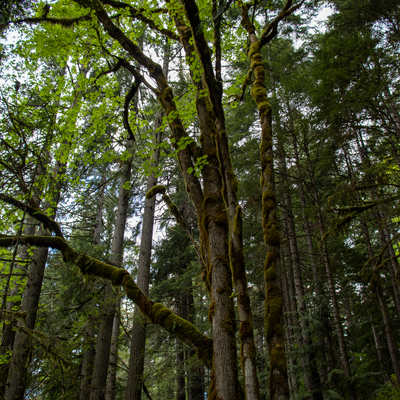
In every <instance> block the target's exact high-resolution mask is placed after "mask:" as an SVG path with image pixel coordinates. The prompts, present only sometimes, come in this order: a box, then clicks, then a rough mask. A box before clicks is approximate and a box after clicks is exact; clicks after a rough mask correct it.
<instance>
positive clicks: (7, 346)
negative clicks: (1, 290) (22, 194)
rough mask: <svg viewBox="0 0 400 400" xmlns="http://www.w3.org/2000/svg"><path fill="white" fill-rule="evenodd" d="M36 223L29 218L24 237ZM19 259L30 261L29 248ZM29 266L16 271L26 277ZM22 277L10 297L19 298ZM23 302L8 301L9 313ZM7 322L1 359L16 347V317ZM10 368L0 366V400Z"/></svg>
mask: <svg viewBox="0 0 400 400" xmlns="http://www.w3.org/2000/svg"><path fill="white" fill-rule="evenodd" d="M36 226H37V225H36V223H35V220H34V219H33V218H32V217H30V216H28V217H27V220H26V227H25V229H24V235H34V234H35V230H36ZM19 258H20V259H21V260H29V259H30V256H29V254H28V246H21V248H20V251H19ZM28 265H29V264H23V265H19V264H16V270H17V271H18V272H19V273H21V274H22V275H25V277H26V274H27V272H28V270H27V269H26V267H27V266H28ZM25 277H24V278H23V277H22V276H21V277H20V280H19V281H16V282H14V287H13V288H12V289H11V292H10V296H11V297H14V296H17V295H18V294H19V293H20V290H21V289H22V286H23V283H22V280H23V279H25ZM21 303H22V300H17V301H8V302H7V311H10V312H11V311H12V310H16V309H20V306H21ZM4 319H5V320H6V321H9V322H8V323H5V324H4V327H3V333H2V337H1V348H0V357H3V356H4V357H7V356H6V355H7V354H11V352H12V349H13V345H14V339H15V333H16V332H15V329H14V325H16V324H17V320H16V318H15V317H13V316H12V315H5V318H4ZM9 368H10V362H9V360H7V361H6V360H3V362H2V363H1V364H0V399H3V398H4V393H5V390H6V383H7V376H8V371H9Z"/></svg>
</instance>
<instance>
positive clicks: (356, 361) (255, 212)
mask: <svg viewBox="0 0 400 400" xmlns="http://www.w3.org/2000/svg"><path fill="white" fill-rule="evenodd" d="M78 3H80V4H78ZM84 3H85V4H86V3H87V4H89V3H90V4H92V2H83V1H82V2H77V3H76V4H75V3H74V2H65V1H54V2H49V3H43V2H36V1H25V2H8V3H4V4H2V10H1V17H0V18H1V19H0V30H1V35H2V38H1V42H0V57H1V58H0V110H1V111H0V182H1V188H0V191H1V193H0V201H1V207H0V231H1V235H0V242H1V243H0V246H1V247H0V280H1V291H0V295H1V307H0V316H1V320H0V328H1V332H2V336H1V348H0V399H3V398H4V399H7V400H14V399H22V398H27V399H72V398H73V399H77V398H80V399H85V398H91V399H104V398H107V399H127V400H128V399H140V398H142V399H145V398H148V399H153V400H156V399H166V398H171V399H172V398H174V399H177V400H185V399H188V400H200V399H204V398H207V396H208V398H210V399H213V398H216V397H215V396H216V395H215V394H213V393H214V392H213V391H212V390H214V389H209V388H210V385H211V388H213V387H214V386H213V384H212V382H213V379H214V378H213V375H212V373H211V370H213V368H214V367H211V365H210V364H207V362H208V361H207V360H208V358H207V357H208V356H207V355H205V356H204V357H203V359H202V357H200V356H199V357H198V356H196V352H197V354H198V355H199V353H201V351H200V350H198V349H197V347H196V349H195V348H194V347H193V346H192V347H190V345H188V342H187V341H186V344H185V343H184V341H185V340H183V341H182V340H181V339H182V338H183V337H181V336H179V335H180V333H177V334H176V335H177V336H178V337H177V336H176V335H175V334H174V333H175V330H176V329H175V328H176V327H175V323H176V322H175V320H174V322H173V324H172V325H171V326H169V327H166V326H165V324H164V325H162V324H161V325H162V326H163V327H164V328H165V329H162V328H160V326H158V325H153V324H151V323H149V321H148V320H147V319H144V318H143V315H142V313H141V312H140V311H139V308H140V307H141V305H139V306H137V307H136V308H135V306H134V304H133V303H132V302H131V301H130V300H129V299H128V298H127V296H126V295H125V291H126V289H125V291H124V290H120V288H119V286H120V284H121V282H120V280H118V279H120V278H118V279H117V278H115V277H114V276H113V278H110V279H111V281H112V283H113V284H111V282H110V280H107V279H101V278H99V277H96V276H94V275H96V274H91V273H84V272H85V267H82V264H79V262H80V261H79V257H80V256H73V257H72V256H71V257H70V258H68V257H69V256H68V254H67V253H68V251H69V250H68V249H67V250H65V249H61V248H59V250H62V251H61V252H59V251H57V250H56V248H55V247H54V246H53V245H52V244H50V245H49V244H48V245H47V246H45V247H41V246H39V247H37V246H34V239H32V240H31V241H29V240H26V239H24V237H33V236H37V237H40V238H44V237H46V236H48V237H50V238H52V237H53V238H54V237H58V236H63V237H64V238H65V239H66V240H67V241H68V243H69V246H70V247H71V248H73V249H74V251H76V252H77V253H76V254H84V255H87V256H90V257H92V258H93V259H96V260H99V261H102V262H103V263H105V264H107V265H112V266H115V267H118V268H123V269H124V270H126V271H128V272H129V274H130V275H131V276H132V278H133V279H134V280H135V282H136V283H137V284H138V286H139V287H140V288H141V289H142V291H143V293H144V294H145V295H146V296H148V298H150V299H151V300H152V301H153V302H154V303H162V304H163V305H164V306H166V307H168V308H169V309H171V310H172V311H173V313H174V314H176V315H178V316H181V317H182V318H183V319H184V320H187V321H189V322H190V323H192V324H193V325H194V326H196V328H197V329H198V331H199V332H200V333H201V334H202V335H204V337H213V330H212V325H211V324H210V320H212V318H213V312H214V311H213V310H214V309H213V304H212V303H213V301H212V295H210V293H211V292H210V291H209V287H208V286H209V285H212V283H210V281H209V277H208V275H209V272H207V270H206V269H205V267H204V265H203V263H204V257H205V256H204V249H203V248H200V244H199V243H200V241H203V243H204V236H203V237H202V234H203V233H202V229H199V225H198V220H197V217H198V215H196V210H195V208H196V207H195V204H194V203H193V199H192V198H190V195H191V194H192V195H193V191H192V189H191V188H190V187H189V186H188V179H189V178H187V176H186V175H190V176H192V177H196V178H198V179H199V180H200V182H201V183H202V184H203V181H206V179H207V177H206V176H205V175H207V174H208V172H207V174H204V171H205V170H207V168H211V167H212V161H211V158H210V156H207V154H206V153H201V154H200V153H196V151H197V150H195V151H193V154H194V155H193V157H194V160H195V161H194V163H193V166H192V167H191V168H189V169H187V170H186V169H184V167H182V165H183V164H182V161H181V158H180V157H181V155H180V154H182V152H184V151H186V150H187V149H190V151H192V147H196V146H197V147H198V148H199V147H200V146H203V143H202V142H201V140H202V139H200V132H201V131H202V129H203V127H202V125H201V124H202V122H201V119H200V122H199V117H198V114H199V106H198V103H196V101H197V100H196V99H198V96H199V93H200V95H204V93H207V89H205V88H206V87H207V85H206V84H205V83H204V82H205V81H206V79H205V78H204V77H205V76H206V73H204V69H203V68H204V65H205V64H202V62H203V61H201V57H200V56H201V54H202V53H201V49H200V50H199V47H200V44H199V43H200V42H196V40H197V39H193V38H191V39H188V40H187V43H186V42H185V41H184V39H182V37H183V36H182V35H183V33H182V32H183V30H181V31H180V30H179V29H178V27H179V21H180V19H179V18H181V19H182V20H184V19H185V18H187V19H190V18H189V17H190V14H189V16H186V17H185V14H184V12H183V11H182V10H181V9H180V7H181V6H180V5H179V4H181V3H179V2H175V1H171V2H166V3H163V2H156V1H149V2H138V3H137V4H135V2H133V1H132V2H127V3H120V2H117V1H113V0H107V1H96V2H95V1H94V2H93V4H94V3H96V4H97V3H98V4H100V3H101V4H103V6H104V9H105V10H107V12H108V14H109V15H110V16H111V17H110V21H112V23H113V24H115V26H118V27H120V29H121V30H124V32H125V34H126V37H128V38H130V40H132V41H133V42H134V43H135V45H136V46H138V48H140V49H141V50H142V51H143V53H145V54H147V55H149V57H151V58H152V59H153V60H154V61H156V62H157V63H159V64H160V66H161V68H162V71H163V74H164V75H165V76H166V77H168V82H169V85H170V87H171V88H172V89H173V92H174V102H175V104H176V108H177V110H178V111H174V112H172V113H169V114H168V115H166V114H165V109H164V110H163V109H162V108H161V106H160V102H161V103H162V101H163V98H162V96H163V94H162V93H161V92H157V90H156V88H157V87H159V82H156V81H155V79H154V77H153V76H151V73H150V72H147V71H146V70H145V68H144V67H143V64H142V66H140V65H139V63H140V61H138V60H137V59H135V57H133V56H132V55H130V54H128V52H127V51H126V50H124V49H123V48H122V47H121V46H119V45H118V43H117V42H116V40H114V39H115V38H114V39H113V38H112V37H111V36H110V35H109V32H106V30H104V29H103V25H104V23H103V22H102V24H103V25H102V24H101V23H100V22H99V21H100V19H99V18H100V17H98V16H97V17H95V16H94V15H95V11H93V10H95V6H93V9H92V11H89V12H88V11H87V9H86V8H85V7H86V6H87V4H86V5H85V4H84ZM182 3H183V4H184V5H185V4H186V3H187V4H188V3H189V2H182ZM288 3H290V4H291V3H292V2H288ZM90 4H89V5H90ZM127 4H129V5H130V7H128V6H127ZM187 4H186V6H187ZM197 4H198V7H199V9H200V13H199V15H200V17H201V19H202V22H201V27H202V30H203V32H204V37H205V39H206V42H207V43H208V44H209V46H210V47H211V46H212V45H214V52H212V53H211V55H210V57H211V59H212V60H213V62H214V60H220V65H219V69H218V64H217V67H216V82H217V83H218V82H221V87H223V95H222V100H221V104H222V105H223V109H224V113H225V126H226V134H227V137H228V140H229V150H230V154H231V158H232V164H233V169H234V171H235V173H236V178H237V182H238V186H237V199H238V204H239V205H240V207H241V213H242V215H243V227H242V229H241V230H240V235H241V237H242V239H243V249H244V255H245V259H246V275H247V291H248V295H249V301H250V306H249V308H250V307H251V312H252V326H253V328H252V329H253V332H254V345H255V363H256V369H257V378H256V380H255V381H256V382H257V381H258V385H259V389H257V391H258V394H257V396H256V397H254V398H258V399H269V398H280V399H288V398H290V399H315V400H316V399H352V400H354V399H357V398H358V399H373V400H380V399H388V398H393V399H397V398H400V394H399V385H398V382H400V365H399V350H398V343H399V341H400V290H399V283H400V276H399V257H400V255H399V221H400V216H399V212H398V204H399V194H398V193H399V191H398V188H399V185H400V180H399V171H400V101H399V89H400V87H399V83H400V82H399V71H400V53H399V51H400V5H399V3H398V2H397V1H395V0H390V1H383V0H379V1H372V0H363V1H356V0H332V1H314V2H312V1H310V2H307V1H306V2H304V4H303V3H302V4H300V3H299V4H298V5H299V8H298V9H296V10H294V12H293V13H291V15H288V16H287V17H286V18H285V19H283V20H282V21H281V22H280V25H279V32H278V34H277V36H276V37H275V38H274V39H273V40H271V41H269V42H268V43H267V44H266V45H265V46H264V47H262V49H261V50H260V53H261V56H262V60H263V61H262V65H263V67H264V69H265V76H264V81H265V88H266V91H267V96H268V101H269V103H270V105H271V107H272V108H271V110H272V121H273V122H272V130H273V144H272V149H273V167H274V172H275V178H274V179H275V187H276V201H277V213H278V214H277V218H278V221H279V231H280V266H279V268H277V273H278V275H277V281H278V282H279V285H280V287H281V291H282V298H283V314H282V320H283V326H284V333H283V335H284V344H285V351H286V359H284V358H282V359H281V362H282V363H285V365H287V381H288V387H289V389H290V394H289V395H286V397H274V396H275V394H274V393H272V392H271V391H272V389H271V388H272V387H274V386H273V385H272V386H271V382H270V379H272V378H270V376H272V375H270V373H271V368H273V367H274V365H273V363H272V364H271V362H270V353H269V349H268V346H269V344H268V341H267V336H268V335H267V334H266V329H268V326H269V325H268V324H269V323H270V322H268V321H269V320H268V318H271V317H268V315H265V306H264V299H265V296H266V280H268V279H267V278H266V277H265V276H264V272H265V271H264V270H263V265H264V260H265V256H266V244H265V242H264V241H265V229H264V231H263V225H262V223H263V211H262V206H263V201H264V200H265V199H264V200H263V192H262V190H261V187H260V174H261V168H262V167H261V161H260V143H261V133H262V132H261V131H262V128H261V127H260V114H259V112H260V105H259V103H258V102H257V87H258V86H257V85H256V84H255V82H256V79H258V78H255V76H254V73H252V72H251V71H253V70H255V68H256V67H252V69H250V61H249V58H248V53H249V50H250V49H251V40H250V39H249V38H250V36H248V34H247V32H246V27H245V26H243V25H244V24H243V23H242V25H241V22H240V18H241V15H242V18H243V10H244V9H246V5H245V6H244V5H243V3H241V2H238V3H234V2H231V1H228V2H224V1H220V2H217V1H215V2H213V3H212V4H211V3H209V2H205V1H199V2H197ZM286 5H287V3H286ZM134 7H135V8H134ZM284 7H285V2H280V1H266V0H264V1H255V2H254V3H248V13H249V15H250V18H251V21H252V24H253V25H254V26H255V28H256V29H258V30H263V29H264V28H265V27H267V26H268V25H269V23H270V22H271V21H273V20H274V18H276V16H277V15H280V14H279V13H280V12H281V10H282V9H284ZM321 10H323V13H321ZM96 12H97V11H96ZM135 13H136V14H135ZM318 15H320V17H318ZM322 15H328V17H326V19H321V18H322V17H321V16H322ZM174 21H175V25H174ZM177 21H178V22H177ZM216 21H217V23H216ZM242 21H243V19H242ZM218 24H219V25H218ZM161 26H163V27H164V28H160V27H161ZM182 26H183V23H182ZM216 26H217V28H216ZM218 26H219V28H218ZM217 29H220V31H218V30H217ZM194 32H195V31H194ZM216 32H219V38H220V43H219V45H218V44H216V42H214V44H213V40H215V38H216V37H218V36H216V34H215V33H216ZM179 35H181V36H179ZM194 36H196V34H194ZM191 40H192V41H191ZM193 42H194V43H195V45H193ZM185 43H186V45H187V46H189V45H190V44H191V45H192V46H193V51H194V50H195V49H196V51H197V53H196V52H194V53H193V54H192V56H193V57H192V58H190V57H189V56H188V53H186V56H185V51H187V49H186V48H184V45H185ZM215 49H217V50H219V51H220V53H218V51H215ZM185 57H186V58H185ZM249 57H250V56H249ZM253 65H254V64H252V66H253ZM249 69H250V71H249ZM199 82H200V83H199ZM201 82H203V86H202V87H201V88H200V89H199V87H200V86H201ZM207 84H208V83H207ZM157 85H158V86H157ZM218 85H219V83H218ZM208 87H209V86H208ZM210 91H211V90H210ZM160 93H161V94H160ZM255 100H256V101H255ZM162 104H163V103H162ZM213 104H214V103H213ZM214 106H215V105H214ZM174 113H179V117H180V120H181V121H182V124H183V126H184V128H185V130H186V132H187V134H188V136H183V137H182V138H180V139H179V140H177V139H176V138H175V136H174V135H175V133H174V132H172V131H171V129H173V126H174V121H175V120H174V118H175V114H174ZM261 118H262V115H261ZM171 127H172V128H171ZM261 147H262V146H261ZM261 150H262V149H261ZM178 158H179V162H177V160H178ZM219 162H220V163H221V160H220V159H219ZM210 163H211V164H210ZM221 174H222V173H221ZM156 184H159V185H163V186H156V190H153V192H151V191H150V190H151V189H152V188H153V187H154V186H155V185H156ZM204 185H205V183H204ZM224 190H225V191H226V190H227V189H226V188H225V189H224ZM149 191H150V192H149ZM146 193H147V194H148V195H147V196H146ZM160 195H162V196H160ZM35 207H36V208H35ZM39 207H40V208H39ZM226 208H228V205H227V204H226ZM40 210H41V211H40ZM224 211H225V209H224ZM42 216H43V217H42ZM53 220H54V221H56V222H55V223H53V222H54V221H53ZM235 227H236V226H235V225H234V224H232V225H231V226H230V231H234V230H235V229H236V228H235ZM57 229H58V230H57ZM59 231H62V235H61V234H60V235H59V234H58V233H57V232H59ZM263 235H264V236H263ZM10 238H12V241H11V242H10V240H11V239H10ZM41 240H42V239H41ZM43 240H44V239H43ZM38 243H39V242H38ZM43 243H44V242H41V244H42V246H43ZM10 244H11V245H10ZM39 245H40V243H39ZM267 245H268V244H267ZM231 246H233V245H232V244H231ZM69 254H72V253H69ZM77 260H78V261H77ZM85 260H86V261H84V262H85V263H90V261H88V259H85ZM202 260H203V261H202ZM82 262H83V261H82ZM88 265H89V264H88ZM82 271H83V273H82ZM104 271H105V270H104ZM88 272H90V271H88ZM102 273H103V272H102ZM232 274H233V275H235V273H234V272H232ZM102 276H106V272H104V275H102ZM121 276H122V275H121ZM107 277H108V275H107ZM114 279H115V280H114ZM123 279H124V278H121V280H123ZM207 285H208V286H207ZM132 290H133V289H132ZM238 290H239V289H237V286H235V287H234V289H233V291H232V292H231V294H229V297H230V298H231V299H233V303H234V304H235V305H238V307H239V303H240V299H239V297H240V295H239V292H238ZM128 297H130V296H128ZM130 298H131V297H130ZM138 303H139V301H138ZM138 303H136V304H138ZM138 307H139V308H138ZM141 310H142V309H141ZM142 311H143V310H142ZM149 318H150V317H149ZM150 320H151V318H150ZM233 320H235V321H236V322H235V321H234V322H232V324H233V325H235V324H239V323H240V322H243V321H241V316H240V315H239V314H238V311H236V315H234V318H233ZM151 322H157V318H156V317H154V320H151ZM228 322H229V321H228ZM166 330H168V331H169V333H168V332H166ZM246 334H247V331H245V328H242V327H240V331H239V329H238V330H237V331H236V332H234V333H233V335H234V337H236V341H237V347H238V348H239V347H240V343H242V342H241V341H242V340H243V337H244V336H246ZM235 335H236V336H235ZM190 340H192V338H190ZM190 340H189V341H190ZM214 341H215V338H214ZM233 346H234V347H235V346H236V345H233ZM242 346H243V344H242ZM205 353H206V348H204V354H205ZM237 353H238V354H239V350H238V351H237ZM140 360H142V361H140ZM141 363H143V364H141ZM239 364H240V357H239V356H238V358H237V365H239ZM140 365H142V367H140ZM138 368H139V369H138ZM140 368H142V369H140ZM235 368H238V370H239V371H238V377H239V386H238V387H242V388H243V387H244V389H240V390H239V392H240V393H239V394H238V396H239V397H238V398H240V397H241V398H244V394H243V393H244V392H246V390H248V389H246V385H245V381H244V376H243V375H244V374H243V367H242V366H239V367H237V366H235ZM11 388H14V389H15V390H14V389H11ZM242 392H243V393H242ZM246 395H247V398H248V399H250V398H253V397H251V396H250V395H249V394H248V393H247V392H246ZM213 396H214V397H213ZM221 398H222V397H221Z"/></svg>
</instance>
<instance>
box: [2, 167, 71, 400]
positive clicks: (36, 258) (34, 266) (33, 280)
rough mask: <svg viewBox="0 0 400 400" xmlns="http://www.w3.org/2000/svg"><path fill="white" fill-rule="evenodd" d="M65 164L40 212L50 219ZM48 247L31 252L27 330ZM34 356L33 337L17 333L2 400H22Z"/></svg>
mask: <svg viewBox="0 0 400 400" xmlns="http://www.w3.org/2000/svg"><path fill="white" fill-rule="evenodd" d="M66 167H67V165H66V163H62V162H59V161H56V165H55V168H54V172H53V182H55V183H54V186H53V187H52V189H53V193H54V197H53V198H52V200H51V201H46V202H45V203H44V205H43V210H48V209H50V210H51V212H50V214H49V217H50V218H52V219H55V217H56V214H57V206H58V203H59V201H60V196H61V189H62V185H63V180H62V179H61V178H62V176H63V174H64V173H65V170H66ZM38 235H39V236H48V235H51V233H50V232H49V231H47V230H45V229H43V227H41V228H40V229H39V232H38ZM47 254H48V248H47V247H39V248H36V249H35V250H34V252H33V256H32V262H31V264H30V266H29V270H28V279H27V282H26V286H25V291H24V297H23V299H22V304H21V309H20V311H21V312H26V313H27V315H26V317H25V321H24V323H23V324H22V325H23V326H25V327H26V328H28V329H32V330H33V329H34V328H35V323H36V315H37V310H38V305H39V299H40V293H41V289H42V283H43V276H44V270H45V267H46V263H47ZM32 356H33V346H32V337H31V336H30V335H28V334H26V333H24V332H22V331H17V332H16V334H15V339H14V346H13V353H12V357H11V361H10V369H9V373H8V378H7V388H6V391H5V395H4V399H5V400H22V399H23V398H24V393H25V388H26V384H27V379H28V368H29V364H30V361H31V359H32Z"/></svg>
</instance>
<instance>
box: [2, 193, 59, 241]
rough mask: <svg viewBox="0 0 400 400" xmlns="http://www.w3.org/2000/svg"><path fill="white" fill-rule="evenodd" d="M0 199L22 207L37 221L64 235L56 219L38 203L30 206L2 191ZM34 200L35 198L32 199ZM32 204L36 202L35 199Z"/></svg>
mask: <svg viewBox="0 0 400 400" xmlns="http://www.w3.org/2000/svg"><path fill="white" fill-rule="evenodd" d="M0 200H2V201H4V202H5V203H8V204H11V205H12V206H14V207H16V208H18V209H20V210H21V211H24V210H26V212H27V213H28V214H29V215H30V216H31V217H33V218H35V219H36V220H37V221H39V222H40V223H42V224H43V226H44V228H47V229H50V230H51V231H52V232H54V233H55V234H56V236H59V237H61V238H63V237H64V235H63V234H62V232H61V229H60V227H59V225H58V224H57V222H56V221H54V220H53V219H51V218H50V217H48V216H47V215H46V214H45V213H44V212H43V211H42V210H41V209H40V208H39V207H38V206H37V205H36V207H32V206H28V205H27V204H25V203H23V202H22V201H19V200H17V199H14V198H13V197H11V196H7V195H5V194H4V193H0ZM32 201H33V200H32ZM31 204H36V203H35V202H34V201H33V203H32V202H31Z"/></svg>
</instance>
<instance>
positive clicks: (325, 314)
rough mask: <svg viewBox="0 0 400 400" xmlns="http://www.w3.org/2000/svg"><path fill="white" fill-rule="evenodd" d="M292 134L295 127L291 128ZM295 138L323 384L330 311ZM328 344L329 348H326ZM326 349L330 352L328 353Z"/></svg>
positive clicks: (295, 153)
mask: <svg viewBox="0 0 400 400" xmlns="http://www.w3.org/2000/svg"><path fill="white" fill-rule="evenodd" d="M291 129H292V132H293V131H294V130H293V127H292V126H291ZM292 138H293V150H294V157H295V164H296V169H297V174H298V178H299V181H298V188H299V196H300V202H301V210H302V216H303V227H304V231H305V234H306V239H307V248H308V254H309V259H310V265H311V270H312V274H313V281H314V290H315V294H316V298H317V301H321V303H322V304H321V310H322V312H321V318H320V319H321V323H322V327H323V332H322V335H320V336H319V337H318V347H319V349H320V352H319V353H320V368H319V371H320V381H321V383H324V382H325V381H326V379H327V374H328V372H327V368H326V364H327V356H326V353H328V354H332V344H331V333H330V332H331V329H330V323H329V310H328V304H327V301H326V299H325V296H324V295H323V293H322V289H321V282H320V278H319V271H318V265H317V263H316V261H315V257H314V246H313V241H312V233H311V227H310V221H309V219H308V216H307V212H306V210H307V202H306V195H305V192H304V187H303V182H302V173H301V167H300V157H299V152H298V148H297V138H296V137H295V136H294V134H292ZM326 344H327V346H326ZM325 348H327V349H328V350H327V351H326V350H325Z"/></svg>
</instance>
